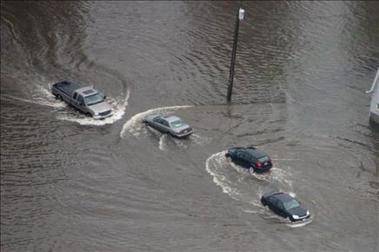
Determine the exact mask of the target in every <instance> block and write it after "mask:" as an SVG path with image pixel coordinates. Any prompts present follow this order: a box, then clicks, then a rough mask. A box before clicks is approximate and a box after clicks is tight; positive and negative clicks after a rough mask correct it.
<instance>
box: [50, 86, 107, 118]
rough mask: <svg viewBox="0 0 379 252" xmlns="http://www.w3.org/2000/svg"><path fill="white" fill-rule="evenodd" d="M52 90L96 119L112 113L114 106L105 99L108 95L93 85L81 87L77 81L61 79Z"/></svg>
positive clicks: (57, 96)
mask: <svg viewBox="0 0 379 252" xmlns="http://www.w3.org/2000/svg"><path fill="white" fill-rule="evenodd" d="M51 92H52V93H53V95H55V97H56V98H58V99H61V100H63V101H65V102H67V103H68V104H69V105H72V106H73V107H75V108H76V109H78V110H80V111H81V112H83V113H84V114H87V115H91V116H92V117H93V118H94V119H104V118H106V117H109V116H111V115H112V108H111V106H110V105H109V104H108V103H107V102H106V101H105V98H106V97H105V96H104V95H103V94H102V93H100V92H99V91H97V90H96V89H94V88H93V87H89V86H88V87H80V86H79V85H78V84H77V83H73V82H70V81H61V82H58V83H55V84H54V85H53V86H52V88H51Z"/></svg>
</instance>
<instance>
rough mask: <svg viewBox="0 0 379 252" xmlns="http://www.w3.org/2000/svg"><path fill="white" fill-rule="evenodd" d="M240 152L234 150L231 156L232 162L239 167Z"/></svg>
mask: <svg viewBox="0 0 379 252" xmlns="http://www.w3.org/2000/svg"><path fill="white" fill-rule="evenodd" d="M241 155H242V153H241V151H240V150H236V151H234V153H233V155H232V161H233V162H234V163H236V164H238V165H241Z"/></svg>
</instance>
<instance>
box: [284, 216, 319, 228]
mask: <svg viewBox="0 0 379 252" xmlns="http://www.w3.org/2000/svg"><path fill="white" fill-rule="evenodd" d="M312 221H313V218H309V219H307V220H306V221H299V222H291V221H290V223H287V224H286V225H287V226H289V227H291V228H299V227H304V226H306V225H308V224H310V223H312Z"/></svg>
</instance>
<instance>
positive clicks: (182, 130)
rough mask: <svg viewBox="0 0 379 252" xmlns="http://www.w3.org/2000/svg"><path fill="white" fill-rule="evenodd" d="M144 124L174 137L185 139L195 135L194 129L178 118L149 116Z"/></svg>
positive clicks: (172, 116) (144, 120)
mask: <svg viewBox="0 0 379 252" xmlns="http://www.w3.org/2000/svg"><path fill="white" fill-rule="evenodd" d="M143 122H144V123H145V124H147V125H149V126H150V127H153V128H155V129H157V130H158V131H160V132H162V133H168V134H170V135H172V136H174V137H178V138H184V137H187V136H189V135H191V134H192V133H193V130H192V128H191V127H190V126H189V125H188V124H187V123H185V122H183V120H182V119H180V118H179V117H177V116H174V115H169V116H164V115H158V114H155V115H149V116H147V117H145V118H144V119H143Z"/></svg>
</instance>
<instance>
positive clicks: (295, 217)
mask: <svg viewBox="0 0 379 252" xmlns="http://www.w3.org/2000/svg"><path fill="white" fill-rule="evenodd" d="M292 218H293V219H294V220H298V219H299V218H300V217H299V215H296V214H294V215H292Z"/></svg>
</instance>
